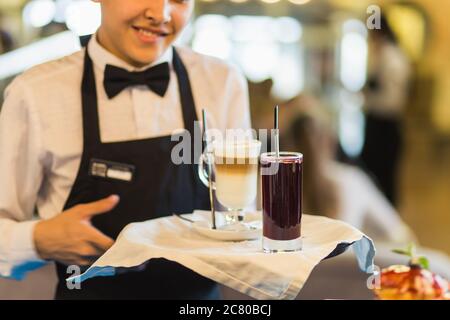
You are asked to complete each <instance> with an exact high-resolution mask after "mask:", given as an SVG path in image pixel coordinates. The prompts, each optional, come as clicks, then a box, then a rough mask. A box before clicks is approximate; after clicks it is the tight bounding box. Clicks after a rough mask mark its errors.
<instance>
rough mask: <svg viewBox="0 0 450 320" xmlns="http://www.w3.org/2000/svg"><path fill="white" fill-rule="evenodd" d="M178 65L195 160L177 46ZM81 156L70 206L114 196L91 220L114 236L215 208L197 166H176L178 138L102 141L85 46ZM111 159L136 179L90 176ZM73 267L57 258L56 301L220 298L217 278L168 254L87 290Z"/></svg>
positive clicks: (187, 89)
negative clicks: (77, 282)
mask: <svg viewBox="0 0 450 320" xmlns="http://www.w3.org/2000/svg"><path fill="white" fill-rule="evenodd" d="M173 67H174V70H175V72H176V75H177V78H178V86H179V94H180V100H181V106H182V109H183V120H184V126H185V129H186V130H187V131H189V133H190V134H191V139H192V141H191V142H192V143H191V145H192V147H191V160H193V157H194V152H193V151H194V147H193V146H194V143H193V138H194V131H195V130H199V128H198V126H197V128H196V127H195V126H196V125H195V124H194V121H196V120H197V115H196V111H195V104H194V99H193V96H192V91H191V86H190V82H189V77H188V73H187V71H186V68H185V66H184V64H183V62H182V61H181V59H180V57H179V55H178V54H177V52H176V50H173ZM82 111H83V139H84V140H83V141H84V146H83V154H82V158H81V164H80V167H79V171H78V175H77V178H76V180H75V183H74V185H73V187H72V190H71V192H70V195H69V198H68V200H67V202H66V204H65V206H64V210H67V209H69V208H71V207H73V206H75V205H77V204H82V203H89V202H92V201H96V200H99V199H102V198H105V197H107V196H109V195H112V194H117V195H119V196H120V202H119V204H118V205H117V207H116V208H115V209H114V210H112V211H111V212H110V213H106V214H102V215H99V216H95V217H94V218H93V219H92V224H93V225H94V226H95V227H96V228H98V229H99V230H100V231H102V232H103V233H105V234H106V235H108V236H109V237H111V238H113V239H116V238H117V236H118V235H119V233H120V231H121V230H122V229H123V228H124V227H125V226H126V225H127V224H129V223H131V222H140V221H145V220H148V219H154V218H159V217H164V216H169V215H172V214H173V213H187V212H192V211H193V210H194V209H206V210H207V209H209V201H208V199H209V198H208V192H207V188H205V187H204V186H203V185H202V183H201V182H200V180H199V178H198V176H197V168H196V165H194V162H193V161H191V163H192V164H181V165H175V164H173V162H172V161H171V151H172V148H173V146H175V145H176V144H177V143H178V142H177V141H171V136H163V137H157V138H150V139H142V140H135V141H126V142H114V143H102V142H101V140H100V129H99V116H98V107H97V91H96V84H95V76H94V70H93V64H92V60H91V58H90V57H89V54H88V52H87V50H86V54H85V61H84V74H83V80H82ZM99 163H100V169H101V165H102V163H106V164H107V165H108V163H113V164H115V165H116V166H117V165H118V167H119V168H120V167H122V168H123V167H125V168H131V169H130V170H132V175H133V178H132V181H131V182H127V181H122V180H117V179H106V178H100V177H97V176H95V175H94V176H93V175H92V172H93V171H92V170H93V168H92V166H93V165H95V164H96V165H98V164H99ZM66 270H67V266H64V265H62V264H58V263H57V273H58V278H59V283H58V286H57V290H56V297H55V298H56V299H218V298H220V294H219V290H218V286H217V285H216V283H214V282H213V281H211V280H209V279H206V278H204V277H202V276H200V275H198V274H197V273H194V272H193V271H191V270H189V269H187V268H185V267H183V266H181V265H180V264H178V263H175V262H172V261H168V260H165V259H153V260H150V261H149V262H148V263H147V265H146V267H145V269H144V271H139V272H138V271H132V272H127V273H123V274H120V275H117V276H114V277H98V278H93V279H89V280H86V281H84V282H82V283H81V289H80V290H77V289H72V290H69V289H68V288H67V286H66V281H65V279H66V278H67V277H68V276H70V274H67V272H66Z"/></svg>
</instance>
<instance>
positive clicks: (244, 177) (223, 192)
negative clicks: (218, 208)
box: [214, 140, 261, 209]
mask: <svg viewBox="0 0 450 320" xmlns="http://www.w3.org/2000/svg"><path fill="white" fill-rule="evenodd" d="M260 148H261V143H260V142H259V141H255V140H249V141H243V142H236V143H233V144H230V143H227V142H225V143H224V144H216V146H215V149H214V163H215V168H216V192H217V193H216V194H217V199H218V200H219V201H220V202H221V203H222V204H223V205H224V206H226V207H228V208H230V209H243V208H244V207H246V206H248V205H250V204H251V203H252V202H253V201H254V200H255V199H256V194H257V179H258V162H259V152H260Z"/></svg>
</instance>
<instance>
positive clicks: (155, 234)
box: [68, 212, 375, 299]
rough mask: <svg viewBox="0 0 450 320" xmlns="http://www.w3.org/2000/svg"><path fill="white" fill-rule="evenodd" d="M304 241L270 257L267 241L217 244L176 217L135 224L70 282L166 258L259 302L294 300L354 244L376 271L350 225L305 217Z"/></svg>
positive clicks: (365, 243)
mask: <svg viewBox="0 0 450 320" xmlns="http://www.w3.org/2000/svg"><path fill="white" fill-rule="evenodd" d="M208 216H209V215H208V214H207V212H196V213H195V215H191V216H187V217H191V218H193V219H194V220H198V219H207V217H208ZM302 237H303V250H302V251H299V252H293V253H276V254H266V253H263V251H262V242H261V241H262V240H261V239H258V240H252V241H243V242H223V241H217V240H212V239H209V238H206V237H204V236H202V235H200V234H198V233H197V232H195V231H194V230H193V229H192V228H191V226H190V223H189V222H186V221H183V220H181V219H179V218H177V217H175V216H172V217H165V218H159V219H154V220H149V221H146V222H141V223H132V224H129V225H128V226H126V227H125V228H124V230H123V231H122V232H121V234H120V235H119V237H118V239H117V241H116V242H115V244H114V245H113V246H112V247H111V248H110V249H109V250H108V251H107V252H106V253H105V254H104V255H103V256H101V257H100V258H99V259H98V260H97V261H96V262H95V263H94V264H93V265H92V266H91V267H90V268H89V269H88V270H86V272H84V273H83V274H81V275H79V276H74V277H70V278H69V279H68V281H84V280H87V279H89V278H92V277H98V276H114V275H115V273H116V269H115V268H121V270H122V268H133V267H137V266H140V265H142V264H143V263H145V262H146V261H148V260H150V259H154V258H165V259H167V260H171V261H175V262H178V263H180V264H182V265H183V266H185V267H187V268H189V269H191V270H193V271H195V272H197V273H199V274H201V275H202V276H204V277H207V278H210V279H212V280H214V281H216V282H218V283H220V284H223V285H225V286H228V287H230V288H232V289H235V290H237V291H240V292H242V293H244V294H247V295H249V296H251V297H253V298H256V299H294V298H295V297H296V296H297V295H298V293H299V292H300V290H301V289H302V287H303V286H304V284H305V282H306V281H307V279H308V277H309V275H310V274H311V272H312V271H313V269H314V267H315V266H316V265H317V264H319V263H320V261H322V260H323V259H325V258H326V257H328V256H329V255H330V254H331V253H332V252H333V251H334V250H335V249H336V247H338V245H342V244H348V245H350V244H352V247H353V249H354V252H355V255H356V258H357V260H358V264H359V267H360V268H361V270H362V271H364V272H367V273H371V272H372V271H373V260H374V256H375V247H374V245H373V242H372V240H370V239H369V238H368V237H367V236H365V235H364V234H363V233H361V232H360V231H359V230H357V229H356V228H354V227H352V226H350V225H348V224H346V223H344V222H341V221H337V220H332V219H328V218H325V217H318V216H310V215H303V218H302ZM149 285H151V284H149ZM324 289H326V288H324Z"/></svg>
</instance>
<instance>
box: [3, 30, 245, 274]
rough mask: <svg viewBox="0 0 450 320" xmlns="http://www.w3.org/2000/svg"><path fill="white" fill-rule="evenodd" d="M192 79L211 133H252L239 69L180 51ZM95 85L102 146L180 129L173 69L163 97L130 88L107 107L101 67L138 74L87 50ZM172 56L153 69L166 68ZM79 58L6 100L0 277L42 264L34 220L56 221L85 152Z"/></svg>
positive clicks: (45, 68)
mask: <svg viewBox="0 0 450 320" xmlns="http://www.w3.org/2000/svg"><path fill="white" fill-rule="evenodd" d="M177 50H178V52H179V54H180V56H181V59H182V60H183V62H184V64H185V65H186V68H187V70H188V73H189V77H190V80H191V86H192V92H193V96H194V100H195V104H196V108H197V115H198V116H200V115H201V110H202V109H203V108H205V109H206V110H208V115H209V117H208V125H209V127H210V128H214V129H219V130H221V131H224V130H225V129H234V128H244V129H248V128H250V112H249V104H248V92H247V84H246V81H245V78H243V76H242V75H241V74H240V73H239V72H238V71H237V69H236V68H234V67H232V66H230V65H228V64H226V63H224V62H222V61H220V60H218V59H215V58H212V57H206V56H202V55H200V54H197V53H194V52H193V51H191V50H190V49H187V48H178V49H177ZM88 51H89V54H90V56H91V58H92V60H93V63H94V73H95V77H96V83H97V93H98V108H99V117H100V131H101V139H102V141H103V142H117V141H127V140H136V139H143V138H150V137H156V136H165V135H170V134H172V133H173V131H175V130H177V129H180V128H183V127H184V124H183V117H182V110H181V103H180V101H179V93H178V83H177V78H176V74H175V72H174V70H173V68H171V78H170V84H169V88H168V90H167V93H166V95H165V96H164V97H162V98H161V97H159V96H158V95H157V94H155V93H153V92H152V91H150V90H149V89H148V88H147V87H146V86H135V87H130V88H128V89H126V90H124V91H122V92H121V93H120V94H119V95H117V96H116V97H114V98H113V99H111V100H109V99H108V98H107V96H106V93H105V91H104V88H103V73H104V69H105V65H106V64H111V65H115V66H118V67H121V68H125V69H127V70H129V71H139V70H137V69H135V68H133V67H132V66H130V65H128V64H126V63H125V62H123V61H121V60H120V59H118V58H117V57H115V56H114V55H112V54H111V53H109V52H108V51H107V50H105V49H104V48H103V47H101V45H100V44H99V43H98V42H97V41H96V39H95V38H94V39H93V40H92V41H90V43H89V45H88ZM172 54H173V52H172V48H171V49H169V50H167V52H166V53H165V54H164V55H163V56H162V57H161V58H160V59H159V60H158V61H157V62H156V63H161V62H164V61H169V62H171V59H172ZM83 60H84V51H80V52H77V53H75V54H73V55H70V56H67V57H65V58H62V59H60V60H56V61H52V62H49V63H45V64H42V65H39V66H37V67H34V68H32V69H30V70H29V71H27V72H25V73H24V74H22V75H20V76H18V77H17V78H16V79H15V80H14V81H13V82H12V84H11V85H10V86H9V87H8V88H7V90H6V92H5V102H4V105H3V108H2V110H1V113H0V276H3V277H14V278H21V277H22V276H23V275H24V272H25V270H27V269H28V267H31V265H32V264H33V263H34V264H35V263H39V262H41V261H40V260H39V258H38V256H37V253H36V251H35V248H34V241H33V231H34V226H35V224H36V223H37V221H38V219H36V218H34V212H35V208H36V207H37V211H38V215H39V217H38V218H39V219H49V218H52V217H54V216H56V215H57V214H59V213H60V212H61V211H62V210H63V207H64V204H65V202H66V200H67V198H68V196H69V192H70V190H71V188H72V185H73V183H74V181H75V178H76V175H77V171H78V167H79V164H80V160H81V153H82V147H83V141H82V140H83V139H82V137H83V134H82V113H81V112H82V110H81V92H80V90H81V79H82V71H83Z"/></svg>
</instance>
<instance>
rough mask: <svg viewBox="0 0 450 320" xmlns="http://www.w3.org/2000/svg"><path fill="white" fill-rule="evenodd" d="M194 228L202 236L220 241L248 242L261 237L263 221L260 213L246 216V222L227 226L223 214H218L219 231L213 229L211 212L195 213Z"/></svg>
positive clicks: (246, 214)
mask: <svg viewBox="0 0 450 320" xmlns="http://www.w3.org/2000/svg"><path fill="white" fill-rule="evenodd" d="M193 218H194V222H193V223H192V228H193V229H194V230H195V231H196V232H197V233H199V234H201V235H202V236H205V237H208V238H210V239H215V240H220V241H246V240H255V239H258V238H260V237H261V234H262V220H261V213H260V212H248V213H245V214H244V220H243V221H242V222H238V223H235V224H232V225H226V224H225V223H224V222H225V218H224V215H223V213H221V212H216V220H217V221H216V225H217V229H212V227H211V222H210V221H209V219H210V218H211V212H209V211H194V213H193Z"/></svg>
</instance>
